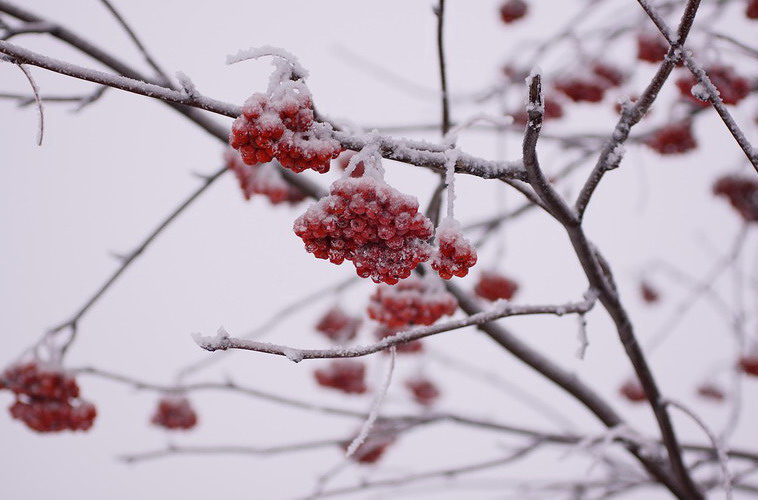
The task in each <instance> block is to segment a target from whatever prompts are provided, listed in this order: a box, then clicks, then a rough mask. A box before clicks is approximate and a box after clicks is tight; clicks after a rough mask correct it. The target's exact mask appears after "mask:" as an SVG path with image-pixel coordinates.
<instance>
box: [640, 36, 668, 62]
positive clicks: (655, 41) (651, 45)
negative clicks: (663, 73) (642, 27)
mask: <svg viewBox="0 0 758 500" xmlns="http://www.w3.org/2000/svg"><path fill="white" fill-rule="evenodd" d="M668 51H669V44H668V42H667V41H666V39H665V38H663V36H662V35H660V34H657V33H652V32H644V33H640V34H639V35H637V58H638V59H639V60H640V61H647V62H651V63H657V62H660V61H663V59H664V58H665V57H666V54H667V53H668Z"/></svg>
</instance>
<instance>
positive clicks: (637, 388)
mask: <svg viewBox="0 0 758 500" xmlns="http://www.w3.org/2000/svg"><path fill="white" fill-rule="evenodd" d="M619 393H620V394H621V395H622V396H624V397H625V398H626V399H628V400H629V401H631V402H632V403H641V402H642V401H645V400H647V396H646V395H645V390H644V389H643V388H642V385H640V383H639V382H638V381H636V380H627V381H626V382H624V384H623V385H622V386H621V387H620V388H619Z"/></svg>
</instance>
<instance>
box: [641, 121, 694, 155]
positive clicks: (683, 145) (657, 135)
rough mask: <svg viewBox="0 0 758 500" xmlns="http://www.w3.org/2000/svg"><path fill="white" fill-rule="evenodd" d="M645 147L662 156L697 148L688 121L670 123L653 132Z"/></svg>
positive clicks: (690, 124)
mask: <svg viewBox="0 0 758 500" xmlns="http://www.w3.org/2000/svg"><path fill="white" fill-rule="evenodd" d="M645 145H646V146H647V147H649V148H651V149H653V150H655V151H657V152H658V153H660V154H662V155H675V154H681V153H686V152H687V151H690V150H692V149H695V148H696V147H697V141H696V140H695V137H694V136H693V135H692V123H691V122H690V121H688V120H685V121H682V122H678V123H671V124H669V125H666V126H663V127H661V128H659V129H658V130H656V131H655V132H653V133H652V134H651V135H650V136H649V137H648V138H647V139H646V140H645Z"/></svg>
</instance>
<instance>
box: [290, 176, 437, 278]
mask: <svg viewBox="0 0 758 500" xmlns="http://www.w3.org/2000/svg"><path fill="white" fill-rule="evenodd" d="M294 231H295V234H297V235H298V236H299V237H300V238H302V240H303V242H304V243H305V249H306V251H308V252H309V253H312V254H313V255H315V256H316V258H319V259H329V260H330V261H331V262H333V263H334V264H341V263H342V262H343V261H345V260H349V261H351V262H352V263H353V265H354V266H355V270H356V272H357V273H358V276H360V277H362V278H369V277H370V278H371V279H372V280H373V281H374V282H376V283H380V282H384V283H388V284H395V283H397V282H398V280H401V279H404V278H407V277H408V276H410V274H411V271H412V270H413V269H414V268H415V267H416V266H417V265H419V264H420V263H421V262H425V261H427V260H429V258H430V257H431V254H432V248H431V246H430V245H429V244H428V243H427V242H426V240H427V239H429V238H430V237H431V236H432V234H433V231H434V229H433V227H432V223H431V221H430V220H429V219H428V218H426V217H425V216H424V215H423V214H422V213H419V211H418V200H417V199H416V198H414V197H413V196H408V195H405V194H402V193H400V192H399V191H397V190H396V189H394V188H392V187H391V186H389V185H388V184H386V183H385V182H384V181H382V180H379V179H376V178H375V177H371V176H368V175H366V176H363V177H360V178H350V177H348V178H345V179H340V180H338V181H336V182H334V183H333V184H332V186H331V190H330V195H329V196H325V197H323V198H321V199H320V200H319V201H318V202H317V203H315V204H314V205H311V206H310V207H309V208H308V210H307V211H306V212H305V213H304V214H303V215H301V216H300V217H298V219H297V220H296V221H295V224H294Z"/></svg>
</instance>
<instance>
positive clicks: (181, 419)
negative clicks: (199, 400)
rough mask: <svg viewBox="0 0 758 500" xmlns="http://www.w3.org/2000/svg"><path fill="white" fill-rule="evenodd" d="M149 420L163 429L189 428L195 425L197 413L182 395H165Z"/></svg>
mask: <svg viewBox="0 0 758 500" xmlns="http://www.w3.org/2000/svg"><path fill="white" fill-rule="evenodd" d="M150 421H151V422H152V423H153V424H155V425H157V426H159V427H163V428H165V429H170V430H189V429H192V428H193V427H195V426H196V425H197V413H195V410H194V409H192V405H190V402H189V400H188V399H187V398H186V397H184V396H165V397H163V398H161V400H160V401H159V402H158V408H157V409H156V410H155V413H154V414H153V417H152V418H151V419H150Z"/></svg>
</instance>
